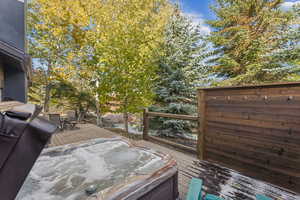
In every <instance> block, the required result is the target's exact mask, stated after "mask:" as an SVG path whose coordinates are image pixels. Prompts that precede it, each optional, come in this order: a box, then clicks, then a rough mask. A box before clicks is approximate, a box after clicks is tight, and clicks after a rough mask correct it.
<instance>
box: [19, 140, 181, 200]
mask: <svg viewBox="0 0 300 200" xmlns="http://www.w3.org/2000/svg"><path fill="white" fill-rule="evenodd" d="M176 173H177V168H176V162H175V161H174V160H173V159H172V158H171V157H170V156H168V155H164V154H161V153H157V152H154V151H152V150H150V149H146V148H142V147H136V146H133V145H131V144H130V143H129V142H128V141H127V140H125V139H122V138H111V139H94V140H90V141H88V142H85V143H81V144H70V145H64V146H60V147H53V148H49V149H46V150H45V151H44V152H43V153H42V155H41V157H40V158H39V159H38V161H37V162H36V164H35V166H34V167H33V169H32V171H31V173H30V174H29V176H28V177H27V179H26V181H25V183H24V185H23V187H22V189H21V190H20V192H19V194H18V196H17V198H16V199H17V200H41V199H43V200H83V199H84V200H90V199H91V200H94V199H97V200H102V199H138V198H140V197H141V196H142V195H143V194H145V193H147V192H148V191H149V190H151V188H152V189H153V188H154V187H156V186H158V185H159V184H161V183H162V182H164V181H165V180H167V179H168V178H170V177H172V176H174V174H176ZM91 193H92V194H91Z"/></svg>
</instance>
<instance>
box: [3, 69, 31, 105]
mask: <svg viewBox="0 0 300 200" xmlns="http://www.w3.org/2000/svg"><path fill="white" fill-rule="evenodd" d="M26 86H27V78H26V73H25V72H22V71H19V70H17V69H15V68H13V67H7V68H5V72H4V90H3V97H4V98H8V99H13V100H16V101H21V102H26V100H27V87H26Z"/></svg>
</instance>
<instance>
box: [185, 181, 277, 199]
mask: <svg viewBox="0 0 300 200" xmlns="http://www.w3.org/2000/svg"><path fill="white" fill-rule="evenodd" d="M202 185H203V181H202V180H201V179H198V178H192V180H191V182H190V185H189V191H188V194H187V197H186V200H224V199H222V198H221V197H218V196H216V195H213V194H207V195H205V197H204V199H202V195H201V194H202ZM256 199H257V200H272V199H271V198H269V197H266V196H264V195H261V194H257V195H256Z"/></svg>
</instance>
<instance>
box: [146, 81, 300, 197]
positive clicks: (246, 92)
mask: <svg viewBox="0 0 300 200" xmlns="http://www.w3.org/2000/svg"><path fill="white" fill-rule="evenodd" d="M198 111H199V112H198V117H194V116H185V115H172V114H165V113H153V112H148V111H145V113H144V116H145V117H144V127H145V129H144V138H145V139H150V140H156V141H157V142H163V143H170V144H171V145H172V146H176V147H179V148H182V149H186V147H182V145H179V144H177V145H176V144H173V143H172V142H168V141H166V140H161V139H158V138H153V137H151V136H149V135H148V127H149V117H151V116H160V117H169V118H176V119H186V120H198V132H199V136H198V146H197V150H193V151H194V152H195V153H197V154H198V156H199V158H200V159H204V160H209V161H213V162H217V163H219V164H221V165H224V166H227V167H229V168H233V169H236V170H238V171H241V172H242V173H244V174H245V175H248V176H252V177H254V178H258V179H261V180H265V181H268V182H271V183H274V184H276V185H280V186H283V187H286V188H289V189H292V190H294V191H297V192H300V83H282V84H270V85H258V86H244V87H226V88H205V89H199V90H198ZM160 140H161V141H160ZM187 150H189V151H192V150H191V149H187Z"/></svg>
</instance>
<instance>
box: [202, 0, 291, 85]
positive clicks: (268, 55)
mask: <svg viewBox="0 0 300 200" xmlns="http://www.w3.org/2000/svg"><path fill="white" fill-rule="evenodd" d="M282 2H283V1H282V0H267V1H266V0H237V1H232V0H216V4H215V5H214V6H212V10H213V11H214V12H215V14H216V16H217V19H216V20H210V21H208V24H209V25H211V27H212V28H213V30H214V32H212V34H211V36H209V38H208V40H209V41H210V42H212V43H213V45H214V49H215V50H214V52H213V55H214V59H213V60H211V66H210V72H211V73H212V74H213V75H217V76H219V77H222V78H224V79H225V81H223V82H220V83H215V84H221V85H237V84H248V83H261V82H271V81H278V80H284V79H286V78H287V76H290V75H289V74H288V73H282V71H283V70H285V69H284V68H281V72H280V70H273V69H277V68H278V67H280V66H279V64H278V62H274V60H273V57H272V55H273V54H274V53H275V52H277V51H278V50H279V49H281V47H282V46H284V45H287V44H288V43H289V41H287V40H284V39H283V35H285V34H286V33H287V32H288V30H289V29H290V27H291V22H292V21H293V19H294V14H293V13H292V12H286V11H283V10H281V9H280V5H281V4H282ZM282 61H284V60H280V62H282Z"/></svg>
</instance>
